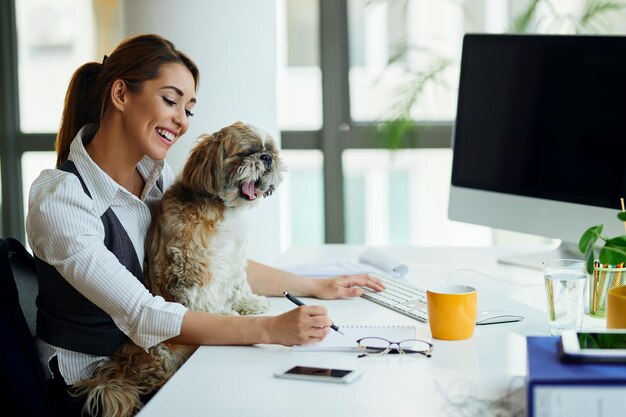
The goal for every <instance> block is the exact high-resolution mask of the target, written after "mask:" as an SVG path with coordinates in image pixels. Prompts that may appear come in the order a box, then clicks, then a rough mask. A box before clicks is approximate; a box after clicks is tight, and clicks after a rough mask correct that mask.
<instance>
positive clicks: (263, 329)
mask: <svg viewBox="0 0 626 417" xmlns="http://www.w3.org/2000/svg"><path fill="white" fill-rule="evenodd" d="M331 324H332V322H331V320H330V318H329V317H328V315H327V310H326V308H325V307H323V306H302V307H298V308H295V309H293V310H291V311H288V312H286V313H283V314H281V315H278V316H271V317H268V316H226V315H220V314H209V313H204V312H200V311H193V310H189V311H187V313H185V317H184V319H183V325H182V328H181V332H180V335H178V336H176V337H173V338H171V339H169V341H170V342H173V343H180V344H191V345H252V344H257V343H271V344H281V345H285V346H293V345H304V344H308V343H314V342H319V341H321V340H323V339H324V337H326V335H327V334H328V331H329V326H330V325H331Z"/></svg>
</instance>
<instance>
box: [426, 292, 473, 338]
mask: <svg viewBox="0 0 626 417" xmlns="http://www.w3.org/2000/svg"><path fill="white" fill-rule="evenodd" d="M477 302H478V297H477V294H476V288H474V287H469V286H467V285H442V286H439V287H433V288H430V289H427V290H426V305H427V308H428V324H429V326H430V332H431V334H432V336H433V337H434V338H435V339H441V340H464V339H469V338H470V337H472V335H473V334H474V328H475V327H476V314H477Z"/></svg>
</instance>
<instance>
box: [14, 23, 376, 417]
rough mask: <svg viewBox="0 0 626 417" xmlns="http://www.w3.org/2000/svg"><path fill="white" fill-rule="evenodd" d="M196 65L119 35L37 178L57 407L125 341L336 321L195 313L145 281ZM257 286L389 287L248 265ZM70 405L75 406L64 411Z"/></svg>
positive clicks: (250, 332) (220, 336)
mask: <svg viewBox="0 0 626 417" xmlns="http://www.w3.org/2000/svg"><path fill="white" fill-rule="evenodd" d="M198 78H199V73H198V69H197V67H196V65H195V64H194V63H193V61H191V60H190V59H189V58H188V57H187V56H186V55H185V54H183V53H182V52H180V51H178V50H176V49H175V47H174V45H173V44H172V43H171V42H169V41H167V40H166V39H163V38H162V37H160V36H157V35H141V36H136V37H132V38H129V39H127V40H125V41H124V42H122V43H121V44H120V45H119V46H118V47H117V48H116V49H115V50H114V51H113V52H112V53H111V55H110V57H106V56H105V58H104V59H103V61H102V63H95V62H94V63H88V64H85V65H83V66H81V67H80V68H78V69H77V70H76V72H75V73H74V75H73V77H72V80H71V82H70V85H69V88H68V91H67V95H66V98H65V106H64V110H63V117H62V122H61V127H60V130H59V133H58V136H57V142H56V151H57V169H55V170H44V171H43V172H42V173H41V175H40V176H39V177H38V178H37V180H36V181H35V182H34V183H33V185H32V189H31V193H30V198H29V211H28V216H27V220H26V228H27V234H28V238H29V244H30V246H31V248H32V249H33V253H34V255H35V258H36V263H37V274H38V277H39V282H40V294H39V299H38V308H39V310H38V318H37V321H38V322H37V333H38V337H39V340H38V348H39V353H40V359H41V360H42V362H43V363H44V368H45V369H46V370H47V371H49V376H51V378H52V379H51V384H50V386H51V389H52V390H53V397H54V400H55V401H57V402H59V403H58V404H56V407H57V408H59V407H60V409H63V410H68V408H71V409H72V410H73V411H72V412H74V413H80V404H77V403H76V400H75V399H73V398H72V397H71V396H69V395H68V391H67V390H68V388H70V387H71V385H72V384H74V383H76V382H77V381H80V380H82V379H85V378H87V377H89V376H90V375H91V374H92V372H93V371H94V369H95V368H96V366H97V365H98V363H100V362H101V361H102V360H104V359H106V358H107V357H108V356H110V355H111V354H112V353H113V352H114V351H115V350H116V349H117V347H118V346H119V345H120V344H121V343H122V342H123V341H125V340H127V338H130V339H131V340H132V341H133V342H134V343H136V344H137V345H139V346H142V347H144V348H146V349H148V348H149V347H151V346H154V345H156V344H158V343H160V342H163V341H166V340H167V341H171V342H174V343H181V344H193V345H248V344H255V343H277V344H282V345H297V344H307V343H313V342H317V341H320V340H322V339H323V338H324V337H325V336H326V334H327V333H328V331H329V326H330V325H331V324H332V322H331V319H330V318H329V317H328V315H327V312H326V309H325V308H324V307H322V306H313V305H312V306H302V307H298V308H296V309H294V310H291V311H289V312H287V313H284V314H281V315H278V316H273V317H266V316H264V317H235V316H221V315H215V314H209V313H205V312H199V311H191V310H189V309H187V308H186V307H184V306H183V305H180V304H177V303H171V302H166V301H165V300H164V299H163V298H161V297H154V296H152V295H151V294H150V293H149V292H148V290H147V289H146V288H145V287H144V286H143V284H142V271H141V265H142V264H143V257H144V240H145V236H146V232H147V229H148V225H149V223H150V207H151V206H152V205H154V204H155V203H156V202H157V201H158V200H159V199H160V198H161V197H162V195H163V191H164V190H165V189H166V188H167V187H168V186H169V185H170V184H171V183H172V181H173V174H172V171H171V169H170V168H169V166H168V165H167V164H166V163H165V162H164V158H165V156H166V155H167V151H168V150H169V149H170V148H171V146H173V145H174V144H175V143H176V142H177V141H178V140H179V139H180V137H181V136H182V135H184V134H185V132H186V131H187V129H188V127H189V120H190V118H191V117H192V116H193V114H192V110H193V106H194V105H195V102H196V97H195V93H196V91H197V87H198ZM248 276H249V278H248V279H249V281H250V284H251V286H252V289H253V290H254V292H256V293H259V294H263V295H281V294H282V291H289V292H290V293H292V294H294V295H303V296H314V297H318V298H326V299H331V298H340V297H355V296H359V295H361V294H362V291H363V290H362V289H361V288H360V286H367V287H369V288H372V289H374V290H382V289H383V287H382V285H381V284H380V282H378V281H377V280H375V279H374V278H372V277H369V276H368V275H352V276H342V277H334V278H329V279H321V280H320V279H308V278H305V277H301V276H297V275H294V274H290V273H288V272H286V271H281V270H278V269H275V268H271V267H269V266H266V265H262V264H259V263H257V262H253V261H249V263H248ZM64 412H66V413H67V412H68V411H64Z"/></svg>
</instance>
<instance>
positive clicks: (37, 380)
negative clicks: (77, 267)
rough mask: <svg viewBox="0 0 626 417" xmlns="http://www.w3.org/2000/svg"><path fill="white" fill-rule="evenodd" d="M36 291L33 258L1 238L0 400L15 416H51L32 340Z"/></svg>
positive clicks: (18, 246)
mask: <svg viewBox="0 0 626 417" xmlns="http://www.w3.org/2000/svg"><path fill="white" fill-rule="evenodd" d="M18 288H19V292H18ZM37 292H38V287H37V278H36V276H35V265H34V260H33V257H32V255H31V254H30V253H28V251H27V250H26V249H25V248H24V246H23V245H22V244H21V243H20V242H19V241H18V240H16V239H13V238H5V239H1V240H0V297H1V298H2V301H1V302H0V334H1V335H2V343H0V393H1V394H0V395H1V397H0V398H2V400H1V404H2V407H3V409H13V410H16V411H15V412H14V414H13V415H15V416H31V417H51V416H52V415H53V413H52V407H51V403H50V397H49V394H48V390H47V386H46V380H45V374H44V371H43V367H42V365H41V362H40V361H39V357H38V354H37V349H36V347H35V343H34V340H33V335H34V333H35V316H36V312H37V307H36V305H35V299H36V297H37ZM25 313H26V316H25V315H24V314H25Z"/></svg>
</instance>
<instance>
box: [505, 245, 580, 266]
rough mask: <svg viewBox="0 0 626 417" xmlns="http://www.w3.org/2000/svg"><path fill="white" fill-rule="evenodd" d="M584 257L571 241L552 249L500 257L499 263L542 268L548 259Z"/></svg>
mask: <svg viewBox="0 0 626 417" xmlns="http://www.w3.org/2000/svg"><path fill="white" fill-rule="evenodd" d="M583 258H584V256H583V254H582V253H580V251H579V250H578V245H577V244H575V243H571V242H561V244H560V245H559V246H558V247H556V248H554V249H552V250H547V251H543V252H533V253H527V254H523V255H514V256H507V257H503V258H499V259H498V263H501V264H506V265H515V266H521V267H523V268H530V269H538V270H542V269H543V267H542V265H541V263H542V262H543V261H547V260H548V259H580V260H582V259H583Z"/></svg>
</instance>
